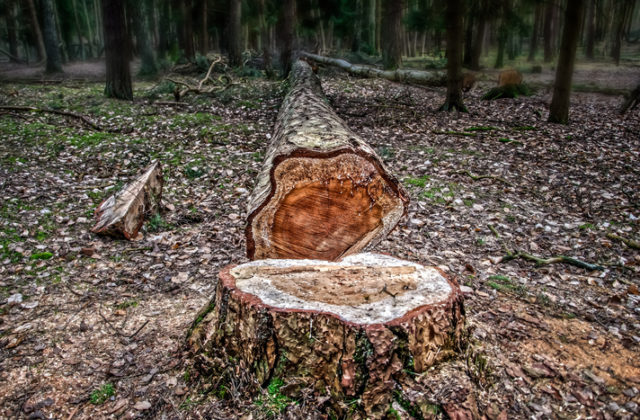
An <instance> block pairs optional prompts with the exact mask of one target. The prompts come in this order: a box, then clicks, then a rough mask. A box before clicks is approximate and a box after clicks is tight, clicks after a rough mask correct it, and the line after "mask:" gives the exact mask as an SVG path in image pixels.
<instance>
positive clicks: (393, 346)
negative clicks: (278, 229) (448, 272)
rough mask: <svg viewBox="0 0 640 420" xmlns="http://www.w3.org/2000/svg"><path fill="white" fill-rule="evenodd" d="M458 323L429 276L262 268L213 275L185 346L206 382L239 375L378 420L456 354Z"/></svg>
mask: <svg viewBox="0 0 640 420" xmlns="http://www.w3.org/2000/svg"><path fill="white" fill-rule="evenodd" d="M464 321H465V317H464V308H463V301H462V297H461V294H460V291H459V288H458V286H457V285H456V284H455V283H453V282H451V281H449V280H448V279H447V278H446V277H445V275H444V274H443V273H441V272H440V271H439V270H438V269H436V268H432V267H424V266H422V265H420V264H416V263H411V262H407V261H402V260H398V259H396V258H393V257H388V256H383V255H378V254H356V255H352V256H350V257H347V258H345V259H344V260H342V261H341V262H339V263H329V262H326V261H320V260H306V261H300V260H261V261H254V262H251V263H247V264H242V265H239V266H228V267H226V268H224V269H223V270H222V271H221V272H220V274H219V281H218V286H217V287H216V292H215V296H214V298H213V299H212V300H211V302H210V303H209V304H208V305H207V306H206V307H205V308H204V309H203V310H202V311H201V312H200V313H199V314H198V317H197V318H196V320H195V322H194V323H193V326H192V328H191V330H190V332H189V335H188V344H189V347H190V349H191V351H192V355H193V356H194V358H195V365H196V367H197V369H198V371H199V372H202V373H203V374H204V375H205V377H208V376H210V375H212V374H213V375H215V376H224V375H222V374H221V372H224V371H227V372H231V373H230V375H232V377H233V378H234V379H232V380H234V381H235V382H236V383H239V382H242V381H243V379H242V376H238V377H236V376H235V374H234V373H233V372H238V369H237V367H240V369H239V371H240V372H243V373H246V372H248V373H250V375H251V378H252V379H254V378H255V380H257V381H258V383H259V384H261V385H262V386H267V385H268V384H269V383H272V381H274V380H277V381H278V384H280V385H282V386H281V387H280V388H279V389H280V391H282V392H283V394H284V395H288V396H292V397H294V398H295V395H296V393H297V394H299V393H300V392H301V390H302V389H307V390H310V391H311V392H313V393H314V394H316V395H317V396H320V395H324V394H325V393H328V395H330V396H331V399H330V400H329V401H328V404H329V405H330V406H331V408H332V409H333V410H337V412H341V411H342V410H341V409H340V407H344V403H345V402H346V401H355V400H359V401H360V404H361V408H362V409H363V410H364V412H365V416H366V418H382V417H383V416H384V415H385V413H387V412H388V410H389V406H390V404H391V402H392V401H393V393H394V392H399V389H402V387H401V386H400V383H406V382H405V380H406V379H408V378H409V377H410V375H412V374H416V373H422V372H426V371H427V369H428V368H429V367H431V366H434V365H436V364H438V363H440V362H442V361H444V360H446V359H448V358H451V356H453V355H454V354H455V353H456V351H457V349H459V348H460V347H461V346H462V344H463V331H464ZM245 378H246V377H245ZM247 382H248V381H247ZM344 414H346V413H344ZM340 417H343V418H347V416H346V415H344V416H340ZM460 418H462V417H460ZM465 418H466V417H465ZM469 418H470V417H469Z"/></svg>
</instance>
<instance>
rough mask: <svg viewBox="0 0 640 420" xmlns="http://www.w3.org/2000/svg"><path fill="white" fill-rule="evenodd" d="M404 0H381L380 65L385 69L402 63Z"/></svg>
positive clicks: (390, 68) (395, 67)
mask: <svg viewBox="0 0 640 420" xmlns="http://www.w3.org/2000/svg"><path fill="white" fill-rule="evenodd" d="M403 8H404V0H382V9H383V10H382V34H381V38H382V40H381V43H382V66H383V67H384V69H385V70H393V69H397V68H398V67H400V66H401V65H402V9H403Z"/></svg>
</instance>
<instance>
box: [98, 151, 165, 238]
mask: <svg viewBox="0 0 640 420" xmlns="http://www.w3.org/2000/svg"><path fill="white" fill-rule="evenodd" d="M162 184H163V179H162V167H161V166H160V163H159V162H158V161H155V162H153V163H152V164H151V165H149V166H148V167H147V168H146V169H145V170H144V172H143V173H142V175H140V176H139V177H138V178H136V179H135V180H134V181H133V182H131V183H129V184H127V185H126V186H125V187H124V188H123V189H122V190H120V191H119V192H117V193H116V194H114V195H112V196H111V197H109V198H107V199H106V200H104V201H103V202H102V203H101V204H100V205H99V206H98V208H96V211H95V217H96V224H95V226H94V227H93V228H91V231H92V232H93V233H98V234H103V235H110V236H115V237H124V238H126V239H129V240H131V239H134V238H135V237H136V236H137V235H138V231H139V230H140V228H141V227H142V224H143V223H144V220H145V218H146V217H147V216H148V215H149V214H152V213H154V212H156V211H157V210H158V208H159V206H160V200H161V199H162Z"/></svg>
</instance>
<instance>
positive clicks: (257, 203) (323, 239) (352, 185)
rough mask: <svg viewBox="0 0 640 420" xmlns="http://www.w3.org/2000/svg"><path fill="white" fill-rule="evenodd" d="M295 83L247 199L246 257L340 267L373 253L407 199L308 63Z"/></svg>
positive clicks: (299, 65)
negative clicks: (337, 262) (333, 262)
mask: <svg viewBox="0 0 640 420" xmlns="http://www.w3.org/2000/svg"><path fill="white" fill-rule="evenodd" d="M289 81H290V84H291V87H290V89H289V92H288V94H287V96H286V97H285V98H284V101H283V103H282V107H281V109H280V113H279V114H278V118H277V120H276V127H275V131H274V136H273V139H272V141H271V143H270V144H269V147H268V149H267V153H266V158H265V161H264V164H263V167H262V170H261V172H260V174H259V176H258V180H257V184H256V187H255V189H254V190H253V193H252V195H251V197H250V198H249V205H248V220H247V228H246V240H247V255H248V257H249V258H251V259H264V258H295V259H304V258H313V259H322V260H337V259H339V258H341V257H343V256H346V255H349V254H354V253H357V252H360V251H363V250H367V249H370V248H371V247H373V246H374V245H376V244H377V243H378V242H379V241H380V240H381V239H382V238H384V237H385V236H386V235H387V233H389V231H390V230H391V229H393V228H394V227H395V225H396V224H397V223H398V220H399V219H400V218H401V217H402V215H403V214H404V213H405V211H406V210H405V208H406V205H407V203H408V197H407V194H406V192H405V191H404V190H403V188H402V187H401V186H400V185H399V183H398V181H397V180H396V179H395V178H394V177H393V176H392V175H391V174H389V172H388V171H387V169H386V167H385V165H384V164H383V163H382V161H381V160H380V158H379V157H378V156H377V155H376V153H375V151H374V150H373V149H372V148H371V147H369V146H368V145H367V144H366V143H365V142H364V141H363V140H362V139H361V138H360V137H359V136H357V135H356V134H355V133H353V132H352V131H351V130H349V128H348V127H347V125H346V124H345V122H344V121H343V120H342V119H340V117H338V115H336V113H335V112H334V111H333V109H332V108H331V106H330V105H329V104H328V103H327V100H326V98H325V97H324V95H323V93H322V87H321V85H320V81H319V80H318V78H317V76H316V75H315V74H314V73H313V71H312V70H311V67H310V66H309V65H308V64H307V63H306V62H304V61H298V62H296V63H295V64H294V66H293V69H292V71H291V75H290V79H289Z"/></svg>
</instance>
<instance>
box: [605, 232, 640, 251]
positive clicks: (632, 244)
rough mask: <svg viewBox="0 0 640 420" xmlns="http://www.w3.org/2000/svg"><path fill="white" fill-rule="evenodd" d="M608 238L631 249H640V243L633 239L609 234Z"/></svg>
mask: <svg viewBox="0 0 640 420" xmlns="http://www.w3.org/2000/svg"><path fill="white" fill-rule="evenodd" d="M607 238H609V239H613V240H616V241H621V242H622V243H624V244H625V245H626V246H628V247H629V248H633V249H640V242H638V241H634V240H633V239H627V238H623V237H622V236H619V235H616V234H615V233H607Z"/></svg>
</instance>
